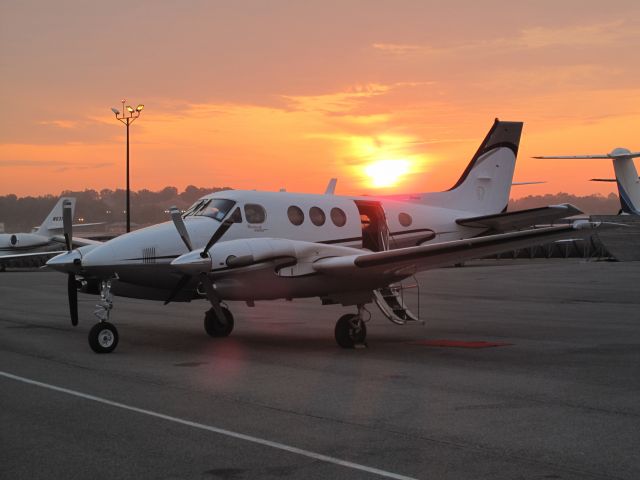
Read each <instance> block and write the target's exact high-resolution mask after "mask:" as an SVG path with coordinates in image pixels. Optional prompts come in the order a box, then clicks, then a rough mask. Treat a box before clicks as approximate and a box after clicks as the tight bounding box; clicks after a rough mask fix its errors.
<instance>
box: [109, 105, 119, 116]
mask: <svg viewBox="0 0 640 480" xmlns="http://www.w3.org/2000/svg"><path fill="white" fill-rule="evenodd" d="M111 111H112V112H113V113H115V114H116V115H120V110H118V109H117V108H116V107H111Z"/></svg>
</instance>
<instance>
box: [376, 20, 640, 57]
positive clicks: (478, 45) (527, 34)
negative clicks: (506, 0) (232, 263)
mask: <svg viewBox="0 0 640 480" xmlns="http://www.w3.org/2000/svg"><path fill="white" fill-rule="evenodd" d="M639 36H640V34H638V30H637V26H636V25H631V24H630V22H627V21H624V20H615V21H609V22H602V23H595V24H591V25H565V26H562V27H555V28H554V27H543V26H534V27H528V28H523V29H521V30H519V31H518V33H517V34H516V35H515V36H513V37H494V38H491V39H488V40H478V41H475V42H466V43H460V44H453V45H447V46H434V45H427V44H404V43H373V44H372V45H371V47H372V48H374V49H375V50H379V51H381V52H383V53H385V54H389V55H395V56H398V57H407V56H416V55H420V56H430V55H433V56H438V55H440V56H442V55H451V54H470V53H473V52H474V51H478V52H479V51H486V52H489V53H493V54H495V53H500V52H505V51H522V50H527V49H539V48H551V47H553V48H558V47H583V46H592V47H596V46H611V45H615V44H619V43H624V42H625V41H628V40H630V39H632V38H638V37H639Z"/></svg>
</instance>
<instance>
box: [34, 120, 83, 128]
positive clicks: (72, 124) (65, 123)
mask: <svg viewBox="0 0 640 480" xmlns="http://www.w3.org/2000/svg"><path fill="white" fill-rule="evenodd" d="M38 124H39V125H52V126H54V127H58V128H67V129H68V128H76V127H77V126H78V122H77V121H74V120H43V121H41V122H38Z"/></svg>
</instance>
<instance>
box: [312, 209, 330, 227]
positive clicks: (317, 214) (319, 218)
mask: <svg viewBox="0 0 640 480" xmlns="http://www.w3.org/2000/svg"><path fill="white" fill-rule="evenodd" d="M309 218H310V219H311V222H312V223H313V224H314V225H316V226H318V227H319V226H321V225H324V222H325V220H326V219H327V217H326V216H325V214H324V212H323V211H322V210H321V209H320V208H318V207H311V208H310V209H309Z"/></svg>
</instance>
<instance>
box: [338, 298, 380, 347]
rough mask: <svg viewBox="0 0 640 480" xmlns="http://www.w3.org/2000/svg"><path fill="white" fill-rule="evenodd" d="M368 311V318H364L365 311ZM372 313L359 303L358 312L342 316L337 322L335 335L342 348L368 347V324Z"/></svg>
mask: <svg viewBox="0 0 640 480" xmlns="http://www.w3.org/2000/svg"><path fill="white" fill-rule="evenodd" d="M365 312H366V313H367V314H368V316H367V319H366V320H365V319H364V316H363V313H365ZM370 318H371V315H370V314H369V312H368V311H367V310H366V309H365V308H364V305H358V313H348V314H346V315H343V316H341V317H340V318H339V319H338V321H337V322H336V328H335V332H334V333H335V337H336V342H337V343H338V345H340V346H341V347H342V348H357V347H366V346H367V342H366V338H367V325H366V324H365V322H367V321H369V319H370Z"/></svg>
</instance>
